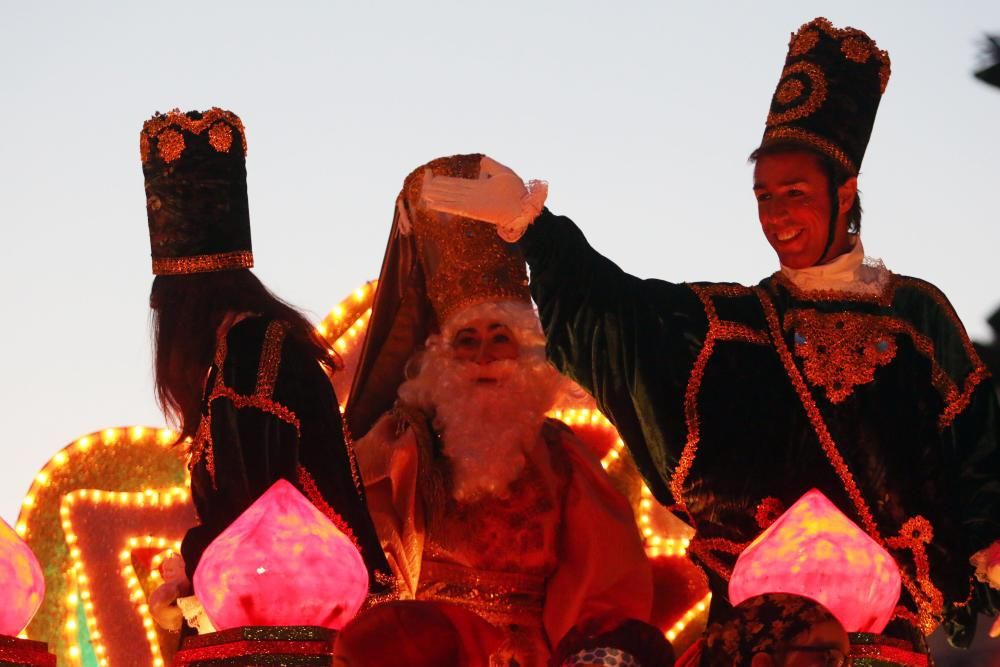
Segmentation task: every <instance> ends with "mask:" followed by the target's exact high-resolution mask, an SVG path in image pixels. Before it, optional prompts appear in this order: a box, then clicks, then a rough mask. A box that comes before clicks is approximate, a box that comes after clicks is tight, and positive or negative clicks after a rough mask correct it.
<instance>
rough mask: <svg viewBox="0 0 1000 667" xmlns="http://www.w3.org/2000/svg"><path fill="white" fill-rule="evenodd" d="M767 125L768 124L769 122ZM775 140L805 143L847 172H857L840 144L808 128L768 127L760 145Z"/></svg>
mask: <svg viewBox="0 0 1000 667" xmlns="http://www.w3.org/2000/svg"><path fill="white" fill-rule="evenodd" d="M770 120H771V119H770V117H768V121H770ZM768 125H770V122H769V123H768ZM776 141H796V142H799V143H801V144H805V145H806V146H810V147H812V148H815V149H816V150H818V151H820V152H821V153H823V154H824V155H827V156H829V157H831V158H833V159H834V160H836V161H837V162H839V163H840V164H841V166H843V167H844V168H845V169H846V170H847V171H848V173H851V174H857V173H858V168H857V167H856V166H854V161H853V160H851V158H849V157H847V153H845V152H844V151H843V150H841V148H840V146H838V145H837V144H835V143H833V142H832V141H830V140H829V139H824V138H823V137H821V136H819V135H818V134H814V133H813V132H809V131H808V130H803V129H802V128H799V127H792V126H790V125H778V126H777V127H769V128H768V129H767V130H766V131H765V132H764V138H763V139H762V140H761V142H760V145H761V146H766V145H767V144H770V143H774V142H776Z"/></svg>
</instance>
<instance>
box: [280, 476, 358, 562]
mask: <svg viewBox="0 0 1000 667" xmlns="http://www.w3.org/2000/svg"><path fill="white" fill-rule="evenodd" d="M295 472H296V475H297V476H298V482H299V486H301V487H302V490H303V491H305V493H306V496H307V497H308V498H309V500H310V501H311V502H312V504H313V505H315V506H316V509H318V510H319V511H320V512H322V513H323V514H325V515H326V518H328V519H329V520H330V521H332V522H333V523H334V525H335V526H337V528H338V529H339V530H340V532H342V533H343V534H344V535H347V537H349V538H350V539H351V542H353V543H354V546H355V548H356V549H357V550H358V551H361V544H360V543H359V542H358V538H357V537H356V536H355V535H354V531H353V530H351V526H350V525H349V524H348V523H347V522H346V521H344V517H342V516H340V514H339V513H338V512H337V511H336V510H335V509H333V508H332V507H331V506H330V503H328V502H326V499H325V498H323V494H322V493H320V490H319V487H318V486H316V480H315V479H313V476H312V475H310V474H309V471H308V470H306V469H305V468H303V467H302V466H298V468H296V471H295Z"/></svg>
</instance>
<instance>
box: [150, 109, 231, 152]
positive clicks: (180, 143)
mask: <svg viewBox="0 0 1000 667" xmlns="http://www.w3.org/2000/svg"><path fill="white" fill-rule="evenodd" d="M231 127H233V128H236V129H237V130H238V131H239V133H240V137H241V138H242V140H243V155H246V153H247V145H246V132H245V130H244V128H243V121H241V120H240V118H239V116H237V115H236V114H234V113H233V112H232V111H225V110H224V109H220V108H218V107H212V108H211V109H209V110H208V111H206V112H205V113H203V114H202V116H201V118H198V119H195V118H189V117H188V115H187V114H185V113H182V112H181V111H180V109H173V110H171V111H169V112H167V113H165V114H160V115H157V116H153V117H152V118H150V119H149V120H147V121H146V122H145V123H143V124H142V132H140V134H139V155H140V157H141V158H142V161H143V162H147V161H148V160H149V140H150V139H156V140H157V150H158V152H159V153H160V156H161V157H162V158H163V161H164V162H172V161H173V160H176V159H178V158H179V157H180V156H181V154H182V153H183V152H184V147H185V146H184V136H183V135H182V134H181V133H180V131H186V132H190V133H191V134H201V133H202V132H204V131H205V130H206V129H208V130H209V134H208V141H209V144H211V146H212V148H214V149H215V150H216V151H218V152H220V153H228V152H229V148H230V147H231V146H232V143H233V136H232V130H231V129H230V128H231ZM209 128H211V129H209ZM217 128H219V129H217ZM178 130H180V131H178ZM227 135H228V141H227V139H226V136H227Z"/></svg>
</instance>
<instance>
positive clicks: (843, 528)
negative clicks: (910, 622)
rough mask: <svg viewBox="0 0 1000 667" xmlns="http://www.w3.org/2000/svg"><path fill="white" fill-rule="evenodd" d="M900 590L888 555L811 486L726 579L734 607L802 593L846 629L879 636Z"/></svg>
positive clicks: (888, 618)
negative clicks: (762, 598)
mask: <svg viewBox="0 0 1000 667" xmlns="http://www.w3.org/2000/svg"><path fill="white" fill-rule="evenodd" d="M899 592H900V576H899V568H898V567H897V565H896V562H895V561H894V560H893V558H892V556H891V555H890V554H889V552H888V551H886V550H885V549H883V548H882V547H881V546H880V545H879V544H878V543H877V542H875V540H873V539H872V538H871V537H869V536H868V535H867V534H866V533H865V532H864V531H863V530H861V528H859V527H858V526H857V525H856V524H855V523H854V522H853V521H851V520H850V519H848V518H847V517H846V516H844V514H843V513H842V512H841V511H840V510H838V509H837V507H836V506H835V505H834V504H833V503H832V502H830V500H829V499H828V498H827V497H826V496H824V495H823V494H822V493H820V492H819V491H818V490H816V489H813V490H812V491H809V492H808V493H806V494H805V495H804V496H802V497H801V498H799V499H798V500H797V501H796V502H795V504H794V505H792V506H791V507H790V508H789V509H788V511H787V512H785V513H784V514H782V515H781V517H779V518H778V520H777V521H775V522H774V524H772V525H771V526H770V527H769V528H768V529H767V530H765V531H764V532H763V533H761V534H760V536H759V537H757V539H756V540H754V541H753V543H752V544H751V545H750V546H749V547H747V548H746V550H745V551H744V552H743V553H742V554H740V557H739V559H738V560H737V561H736V567H735V568H734V569H733V576H732V578H731V579H730V580H729V599H730V601H731V602H732V604H734V605H737V604H739V603H740V602H742V601H743V600H746V599H747V598H750V597H753V596H755V595H761V594H763V593H794V594H797V595H804V596H806V597H809V598H812V599H814V600H816V601H818V602H820V603H821V604H823V605H824V606H825V607H826V608H827V609H829V610H830V611H831V612H832V613H833V615H834V616H836V617H837V619H838V620H839V621H840V622H841V624H842V625H843V626H844V628H845V629H846V630H847V631H848V632H870V633H879V632H882V630H884V629H885V626H886V625H887V624H888V623H889V620H890V618H891V617H892V613H893V610H894V609H895V607H896V603H897V602H898V600H899Z"/></svg>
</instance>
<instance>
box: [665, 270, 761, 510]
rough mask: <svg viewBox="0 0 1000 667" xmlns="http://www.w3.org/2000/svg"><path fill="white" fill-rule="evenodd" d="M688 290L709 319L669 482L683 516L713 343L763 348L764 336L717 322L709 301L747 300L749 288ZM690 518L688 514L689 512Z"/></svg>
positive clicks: (697, 287)
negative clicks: (740, 343)
mask: <svg viewBox="0 0 1000 667" xmlns="http://www.w3.org/2000/svg"><path fill="white" fill-rule="evenodd" d="M688 287H690V288H691V291H693V292H694V293H695V295H696V296H697V297H698V299H700V300H701V303H702V307H703V308H704V310H705V317H706V318H707V319H708V331H707V332H706V333H705V341H704V343H703V344H702V347H701V350H700V351H699V352H698V356H697V358H696V359H695V362H694V366H693V367H692V368H691V375H690V376H689V377H688V384H687V387H686V389H685V391H684V419H685V422H686V424H687V442H685V444H684V449H683V451H682V452H681V455H680V458H679V459H678V461H677V467H676V469H675V470H674V474H673V476H672V477H671V480H670V492H671V494H672V495H673V497H674V501H675V502H676V503H677V506H678V507H679V508H681V509H682V510H683V511H684V512H685V513H688V510H687V505H686V504H685V503H684V497H683V496H684V493H683V492H684V482H685V480H686V479H687V476H688V474H689V473H690V472H691V466H692V465H694V459H695V456H696V455H697V453H698V441H699V440H700V437H701V420H700V417H699V415H698V394H699V392H700V391H701V382H702V380H703V379H704V376H705V366H706V365H707V364H708V360H709V358H710V357H711V356H712V352H713V351H714V350H715V342H716V341H717V340H722V341H743V342H748V343H755V344H758V345H766V344H767V343H768V340H767V335H766V334H764V333H763V332H760V331H757V330H755V329H753V328H751V327H749V326H747V325H745V324H742V323H739V322H729V321H723V320H720V319H719V315H718V313H717V312H716V310H715V304H714V303H713V302H712V297H713V296H721V297H729V298H739V297H746V296H749V295H751V294H753V292H752V291H751V290H750V288H748V287H744V286H742V285H727V284H726V285H694V284H692V285H688ZM688 515H689V516H690V513H688Z"/></svg>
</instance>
